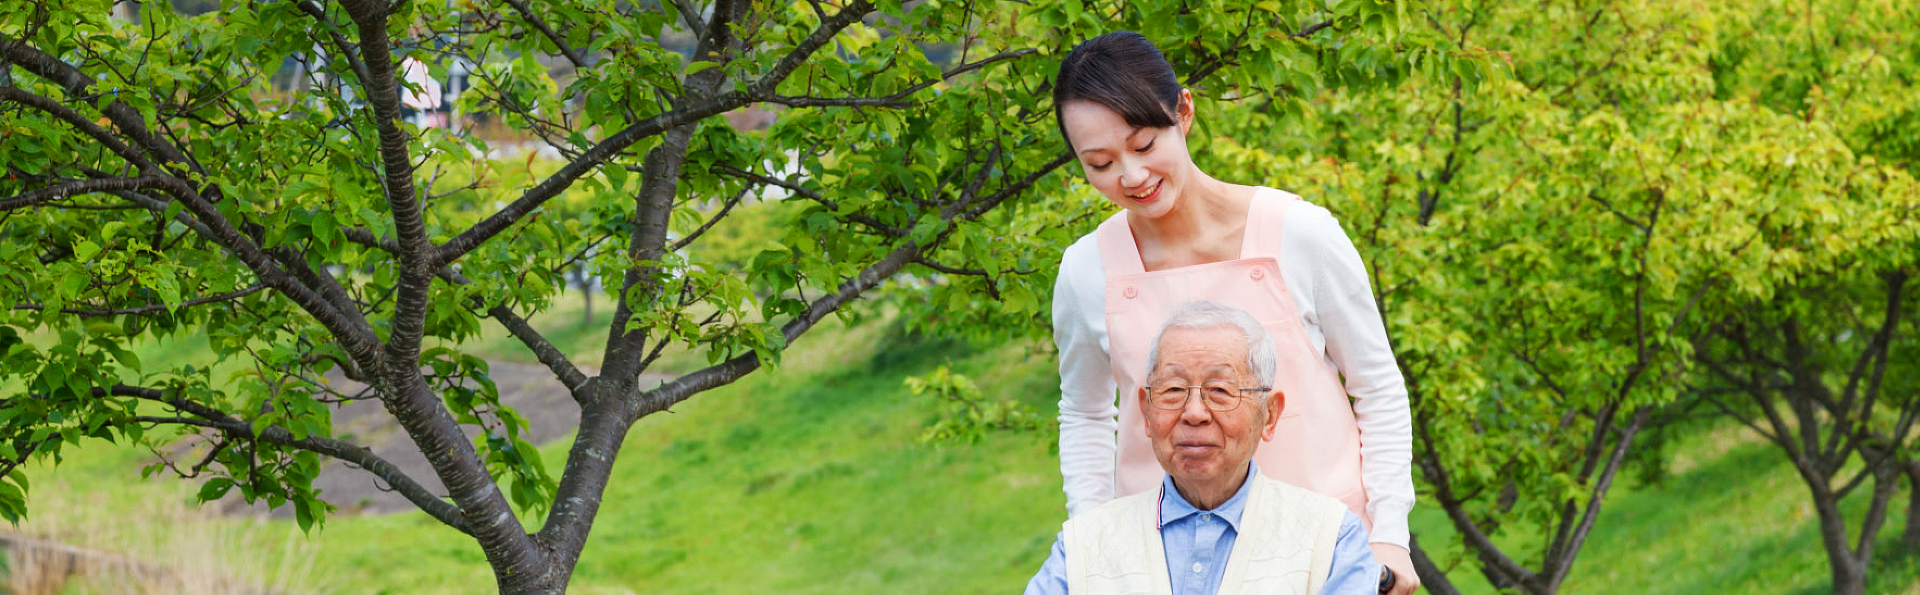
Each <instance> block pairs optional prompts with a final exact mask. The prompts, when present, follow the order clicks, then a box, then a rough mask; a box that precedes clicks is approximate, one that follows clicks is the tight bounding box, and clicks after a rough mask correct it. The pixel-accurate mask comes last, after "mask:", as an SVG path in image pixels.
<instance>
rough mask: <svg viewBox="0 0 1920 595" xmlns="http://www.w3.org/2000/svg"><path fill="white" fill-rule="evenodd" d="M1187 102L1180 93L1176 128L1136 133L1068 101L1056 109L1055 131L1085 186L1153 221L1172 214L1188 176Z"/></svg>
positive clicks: (1104, 113) (1103, 110)
mask: <svg viewBox="0 0 1920 595" xmlns="http://www.w3.org/2000/svg"><path fill="white" fill-rule="evenodd" d="M1192 101H1193V100H1192V99H1191V96H1190V95H1188V93H1187V92H1186V91H1181V93H1180V104H1179V108H1178V109H1177V110H1176V113H1175V119H1176V120H1177V121H1178V122H1179V123H1178V124H1175V125H1173V126H1168V127H1165V128H1137V127H1134V126H1132V125H1130V124H1127V122H1126V120H1125V119H1123V118H1121V116H1120V114H1119V113H1118V112H1115V111H1113V109H1111V108H1108V107H1107V106H1104V105H1101V104H1099V103H1095V102H1092V101H1084V100H1076V101H1070V102H1067V103H1066V104H1064V105H1061V106H1060V120H1061V126H1062V127H1063V128H1064V129H1065V131H1066V134H1067V142H1068V143H1069V144H1071V145H1072V146H1073V150H1074V156H1075V157H1077V158H1079V160H1080V171H1081V172H1082V173H1084V174H1086V176H1087V181H1088V182H1092V183H1093V187H1094V188H1097V189H1099V190H1100V194H1102V195H1104V196H1106V197H1107V200H1111V201H1113V202H1114V204H1117V205H1120V207H1121V208H1123V209H1126V210H1128V211H1131V212H1133V213H1134V214H1137V215H1140V216H1142V217H1146V218H1149V219H1154V218H1159V217H1161V216H1164V215H1166V214H1167V213H1168V212H1169V211H1171V210H1173V207H1174V205H1175V204H1177V203H1178V201H1179V199H1180V196H1181V191H1183V190H1185V189H1186V187H1185V182H1186V181H1187V179H1188V178H1189V177H1191V176H1190V175H1189V174H1190V173H1191V172H1193V171H1194V166H1193V157H1192V156H1191V155H1189V154H1188V153H1187V130H1188V129H1190V128H1191V127H1192V125H1193V107H1192V106H1193V103H1192Z"/></svg>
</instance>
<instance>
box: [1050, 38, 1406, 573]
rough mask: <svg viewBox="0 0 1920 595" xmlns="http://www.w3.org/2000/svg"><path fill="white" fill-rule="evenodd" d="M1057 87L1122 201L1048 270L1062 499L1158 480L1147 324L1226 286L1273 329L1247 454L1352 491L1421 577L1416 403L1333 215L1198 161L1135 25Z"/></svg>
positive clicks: (1265, 466) (1077, 504)
mask: <svg viewBox="0 0 1920 595" xmlns="http://www.w3.org/2000/svg"><path fill="white" fill-rule="evenodd" d="M1053 101H1054V115H1055V116H1056V117H1057V118H1058V120H1059V125H1060V132H1061V134H1062V135H1063V136H1065V137H1066V140H1067V144H1068V145H1069V148H1070V149H1071V150H1072V151H1073V152H1074V155H1075V156H1076V157H1077V158H1079V160H1080V166H1081V168H1082V170H1083V171H1084V172H1085V173H1086V176H1087V181H1088V182H1089V183H1091V184H1092V185H1093V187H1094V188H1097V189H1099V190H1100V193H1101V194H1103V195H1105V196H1106V197H1107V199H1108V200H1111V201H1113V202H1114V204H1117V205H1120V207H1121V209H1122V211H1121V212H1120V213H1117V214H1115V215H1113V216H1112V217H1111V218H1109V219H1107V220H1106V222H1104V223H1102V224H1101V225H1100V227H1099V229H1097V230H1096V231H1094V232H1093V233H1091V234H1088V235H1087V236H1085V237H1082V238H1080V239H1079V241H1077V242H1074V244H1073V246H1072V247H1069V248H1067V251H1066V255H1065V256H1064V257H1063V258H1062V260H1061V263H1060V277H1059V281H1058V282H1057V284H1056V285H1055V286H1054V297H1053V331H1054V341H1055V342H1056V343H1057V344H1058V345H1059V348H1060V392H1061V396H1060V472H1061V474H1062V475H1063V476H1065V480H1066V481H1065V484H1066V487H1065V489H1066V493H1067V510H1068V513H1069V514H1077V513H1079V512H1083V511H1086V510H1090V509H1092V508H1093V507H1095V506H1098V505H1100V504H1101V503H1104V502H1106V501H1107V500H1111V499H1113V498H1116V497H1119V496H1125V495H1128V494H1132V493H1136V492H1140V491H1143V490H1147V489H1150V488H1152V487H1155V486H1158V485H1159V483H1160V467H1159V464H1158V463H1157V462H1156V461H1155V459H1154V456H1153V452H1152V451H1151V450H1150V448H1151V446H1150V444H1149V443H1148V440H1147V435H1146V432H1145V425H1144V421H1143V419H1142V417H1141V414H1140V411H1139V406H1138V402H1137V400H1136V399H1133V398H1131V396H1132V395H1133V394H1135V391H1136V390H1137V389H1138V388H1139V387H1140V386H1141V385H1142V384H1143V383H1144V382H1146V378H1143V375H1144V374H1145V373H1146V370H1147V350H1148V348H1149V347H1150V343H1151V342H1152V341H1153V337H1152V336H1150V335H1151V333H1152V332H1153V329H1155V328H1158V325H1159V324H1160V323H1161V321H1163V320H1165V319H1166V317H1167V316H1168V315H1169V314H1171V313H1172V312H1173V310H1174V309H1175V308H1177V307H1178V306H1179V305H1180V304H1182V303H1184V302H1186V301H1189V300H1195V299H1207V300H1213V301H1217V302H1222V303H1226V304H1228V305H1231V306H1234V307H1237V308H1240V309H1242V310H1245V311H1247V312H1248V313H1251V314H1253V315H1254V317H1255V318H1256V319H1259V320H1260V321H1261V322H1262V323H1263V324H1265V325H1266V327H1267V331H1268V332H1269V333H1271V334H1272V335H1273V339H1274V341H1275V343H1276V345H1277V346H1278V347H1279V356H1280V369H1279V370H1278V372H1279V373H1278V374H1277V378H1278V381H1277V384H1278V385H1279V386H1277V387H1274V388H1277V389H1279V390H1281V391H1283V392H1284V394H1285V399H1286V400H1285V409H1284V412H1283V413H1282V414H1281V417H1280V422H1279V423H1280V425H1279V428H1278V430H1277V431H1275V432H1274V436H1273V438H1272V439H1271V440H1270V441H1269V442H1268V443H1264V444H1262V445H1261V446H1260V449H1259V451H1258V452H1257V454H1256V455H1255V458H1254V460H1255V461H1257V462H1258V463H1259V467H1260V469H1261V471H1263V472H1265V473H1266V474H1268V475H1271V476H1273V477H1276V478H1278V479H1281V480H1283V481H1287V482H1289V483H1293V484H1295V485H1299V486H1302V487H1306V488H1309V489H1312V490H1315V491H1318V492H1321V493H1323V494H1327V495H1329V496H1333V497H1336V498H1339V499H1341V500H1342V501H1343V502H1345V503H1346V504H1347V507H1348V508H1350V509H1352V510H1353V511H1354V513H1356V514H1358V515H1360V516H1361V518H1362V519H1364V520H1366V521H1367V522H1368V524H1369V526H1370V528H1371V531H1372V533H1371V535H1372V537H1371V540H1370V541H1371V546H1372V549H1373V552H1374V555H1375V556H1376V557H1377V558H1379V559H1380V561H1381V562H1382V563H1384V564H1386V565H1387V567H1389V568H1391V569H1392V570H1393V573H1394V574H1395V575H1396V576H1397V579H1398V580H1397V583H1396V584H1395V585H1394V588H1393V592H1394V593H1408V592H1411V591H1413V590H1414V589H1415V588H1416V587H1418V585H1419V578H1418V577H1417V576H1415V574H1414V572H1413V564H1412V562H1411V561H1410V560H1409V558H1408V555H1407V539H1408V534H1407V512H1408V511H1410V510H1412V509H1413V476H1412V468H1411V462H1412V448H1413V440H1412V431H1413V425H1412V416H1411V415H1410V414H1409V412H1408V409H1407V393H1406V387H1405V385H1404V383H1403V381H1402V380H1401V377H1400V369H1399V367H1398V365H1397V364H1396V363H1395V362H1394V359H1393V351H1392V350H1391V349H1390V348H1389V347H1388V345H1387V335H1386V329H1385V327H1384V326H1383V325H1382V323H1381V321H1380V314H1379V311H1378V310H1377V309H1375V307H1374V301H1373V292H1372V289H1371V287H1370V286H1369V285H1368V282H1367V272H1366V269H1365V268H1364V266H1363V265H1362V264H1361V261H1360V254H1359V253H1358V252H1357V251H1355V250H1354V248H1353V242H1352V241H1350V240H1348V239H1347V236H1346V233H1345V232H1343V231H1341V229H1340V224H1339V222H1337V221H1335V220H1334V218H1333V216H1332V215H1331V214H1330V213H1328V212H1327V210H1326V209H1324V208H1321V207H1318V206H1315V205H1313V204H1310V203H1307V202H1305V201H1303V200H1301V199H1300V198H1299V197H1297V196H1294V195H1292V194H1288V193H1286V192H1283V191H1280V190H1275V189H1272V188H1263V187H1254V186H1242V185H1239V184H1233V183H1229V182H1224V181H1221V180H1216V179H1214V178H1213V177H1211V176H1208V175H1207V174H1206V172H1203V171H1200V169H1199V168H1198V167H1196V166H1195V165H1194V163H1193V158H1192V156H1191V155H1189V154H1188V152H1187V133H1188V131H1189V130H1191V129H1192V128H1193V121H1194V117H1195V114H1194V103H1193V96H1192V94H1191V93H1189V92H1188V90H1187V89H1185V88H1182V87H1181V86H1180V83H1179V81H1178V79H1176V78H1175V77H1174V74H1173V68H1172V67H1171V66H1169V65H1168V64H1167V62H1166V60H1165V59H1164V58H1162V57H1161V55H1160V51H1159V50H1158V49H1156V48H1154V47H1153V44H1152V43H1150V42H1148V41H1147V40H1146V38H1144V37H1141V36H1140V35H1139V34H1136V33H1131V32H1124V31H1123V32H1116V33H1110V34H1107V35H1102V36H1100V37H1096V38H1094V39H1090V40H1087V41H1086V42H1085V43H1082V44H1080V46H1079V47H1077V48H1074V50H1073V52H1072V53H1071V54H1068V55H1067V58H1066V60H1065V61H1063V62H1062V63H1061V64H1060V73H1059V77H1058V79H1057V80H1056V83H1055V86H1054V92H1053ZM1269 133H1271V134H1285V131H1272V132H1269ZM1342 376H1344V377H1345V378H1346V383H1345V385H1344V386H1342V384H1341V382H1340V378H1341V377H1342ZM1116 389H1118V391H1119V392H1118V394H1119V395H1124V396H1126V397H1127V398H1119V399H1117V400H1116V399H1115V396H1116V392H1115V390H1116ZM1349 396H1351V397H1352V398H1351V399H1349V398H1348V397H1349ZM1116 403H1117V406H1116ZM1116 436H1117V438H1116Z"/></svg>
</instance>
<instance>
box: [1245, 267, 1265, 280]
mask: <svg viewBox="0 0 1920 595" xmlns="http://www.w3.org/2000/svg"><path fill="white" fill-rule="evenodd" d="M1247 275H1248V276H1250V277H1253V278H1255V279H1259V278H1261V277H1265V276H1267V273H1266V272H1265V271H1261V270H1260V269H1254V270H1253V271H1252V272H1250V273H1247Z"/></svg>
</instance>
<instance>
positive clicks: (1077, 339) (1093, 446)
mask: <svg viewBox="0 0 1920 595" xmlns="http://www.w3.org/2000/svg"><path fill="white" fill-rule="evenodd" d="M1280 243H1281V246H1280V275H1281V277H1282V278H1284V279H1285V281H1286V284H1287V290H1288V292H1289V293H1290V294H1291V296H1292V297H1293V301H1294V304H1293V305H1294V311H1295V312H1298V313H1299V315H1300V319H1301V322H1302V323H1303V325H1302V326H1304V327H1305V330H1306V334H1307V339H1308V340H1310V341H1312V342H1313V348H1314V351H1316V352H1319V353H1323V354H1325V357H1326V364H1327V367H1329V368H1331V369H1333V371H1334V372H1335V373H1336V374H1340V375H1342V376H1343V377H1344V379H1345V383H1346V389H1347V394H1349V395H1351V396H1353V398H1354V399H1355V401H1354V404H1353V412H1354V417H1355V420H1356V422H1357V424H1358V425H1359V428H1360V478H1361V481H1362V482H1364V484H1365V486H1366V490H1367V513H1368V516H1370V517H1372V518H1373V533H1372V536H1371V538H1370V541H1372V542H1374V543H1389V544H1393V545H1397V546H1400V547H1403V548H1404V547H1407V541H1408V539H1407V513H1408V512H1410V511H1412V510H1413V500H1414V493H1413V467H1412V465H1413V415H1412V412H1411V411H1410V410H1409V409H1408V407H1407V388H1406V382H1405V380H1404V379H1402V378H1401V376H1400V367H1399V364H1398V363H1396V362H1395V361H1394V359H1393V348H1392V347H1391V346H1389V345H1388V344H1387V331H1386V326H1385V325H1384V324H1382V322H1381V320H1380V311H1379V309H1378V308H1377V307H1376V306H1375V305H1374V301H1373V291H1372V288H1371V287H1370V286H1369V284H1368V282H1367V271H1366V265H1365V264H1363V263H1362V262H1361V261H1360V253H1359V251H1357V250H1355V249H1354V247H1353V242H1352V241H1351V240H1349V239H1347V234H1346V232H1345V231H1342V230H1341V229H1340V223H1339V222H1338V221H1336V220H1334V218H1333V214H1332V213H1329V212H1327V210H1326V209H1325V208H1322V207H1320V206H1318V205H1314V204H1310V203H1307V202H1306V201H1296V202H1295V203H1294V204H1292V205H1291V206H1289V207H1288V208H1287V211H1286V223H1285V224H1284V226H1283V227H1282V232H1281V240H1280ZM1106 284H1107V275H1106V267H1105V266H1104V265H1103V264H1102V263H1101V261H1100V249H1099V247H1098V246H1097V245H1096V243H1095V240H1094V234H1091V233H1090V234H1087V235H1085V236H1082V237H1081V238H1080V239H1079V240H1078V241H1075V242H1074V243H1073V245H1072V246H1069V247H1068V248H1067V251H1066V254H1065V256H1063V257H1062V258H1061V261H1060V276H1059V278H1058V280H1056V281H1055V283H1054V289H1053V340H1054V343H1055V345H1057V346H1058V347H1059V350H1060V474H1061V476H1062V477H1063V478H1064V479H1065V487H1064V489H1065V491H1066V493H1067V513H1068V514H1069V515H1072V514H1078V513H1079V512H1081V511H1085V510H1091V509H1093V508H1094V507H1095V506H1099V505H1100V504H1102V503H1105V502H1106V501H1108V500H1112V499H1114V498H1115V497H1117V496H1118V495H1119V494H1115V493H1114V492H1115V488H1114V483H1115V480H1114V477H1115V472H1114V468H1115V462H1114V459H1115V456H1116V452H1117V449H1118V447H1117V446H1116V439H1117V436H1118V433H1117V432H1118V430H1119V418H1118V416H1119V414H1120V410H1119V408H1118V407H1117V406H1116V401H1115V394H1114V393H1115V391H1116V390H1117V387H1116V386H1115V385H1114V381H1113V367H1112V364H1111V363H1110V361H1109V360H1108V356H1107V353H1108V344H1107V320H1106Z"/></svg>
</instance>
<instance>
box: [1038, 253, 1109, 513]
mask: <svg viewBox="0 0 1920 595" xmlns="http://www.w3.org/2000/svg"><path fill="white" fill-rule="evenodd" d="M1105 288H1106V272H1105V271H1104V270H1103V267H1102V266H1101V264H1100V255H1099V252H1098V249H1097V248H1096V247H1095V246H1094V239H1093V237H1092V236H1091V235H1089V236H1088V237H1085V238H1082V239H1081V240H1080V241H1078V242H1075V243H1074V245H1073V246H1071V247H1069V248H1067V252H1066V255H1065V256H1064V257H1062V258H1061V262H1060V275H1059V277H1058V279H1057V280H1056V281H1055V282H1054V287H1053V341H1054V345H1055V346H1056V347H1058V348H1059V352H1060V475H1061V478H1062V479H1063V489H1064V490H1065V491H1066V493H1067V514H1068V515H1073V514H1077V513H1079V512H1081V511H1086V510H1092V509H1093V508H1094V507H1096V506H1099V505H1101V504H1104V503H1106V502H1107V501H1108V500H1112V499H1113V498H1114V490H1115V488H1114V474H1115V469H1114V465H1115V463H1114V456H1115V454H1116V453H1117V451H1118V447H1117V446H1116V445H1115V444H1114V440H1115V437H1116V436H1117V435H1118V431H1119V429H1120V419H1119V416H1120V409H1119V407H1117V406H1116V405H1115V403H1114V391H1115V390H1116V387H1115V385H1114V381H1113V366H1112V364H1110V363H1109V361H1110V360H1109V358H1108V356H1107V346H1106V345H1105V342H1104V341H1102V337H1103V336H1104V335H1105V334H1106V333H1105V326H1106V289H1105Z"/></svg>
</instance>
